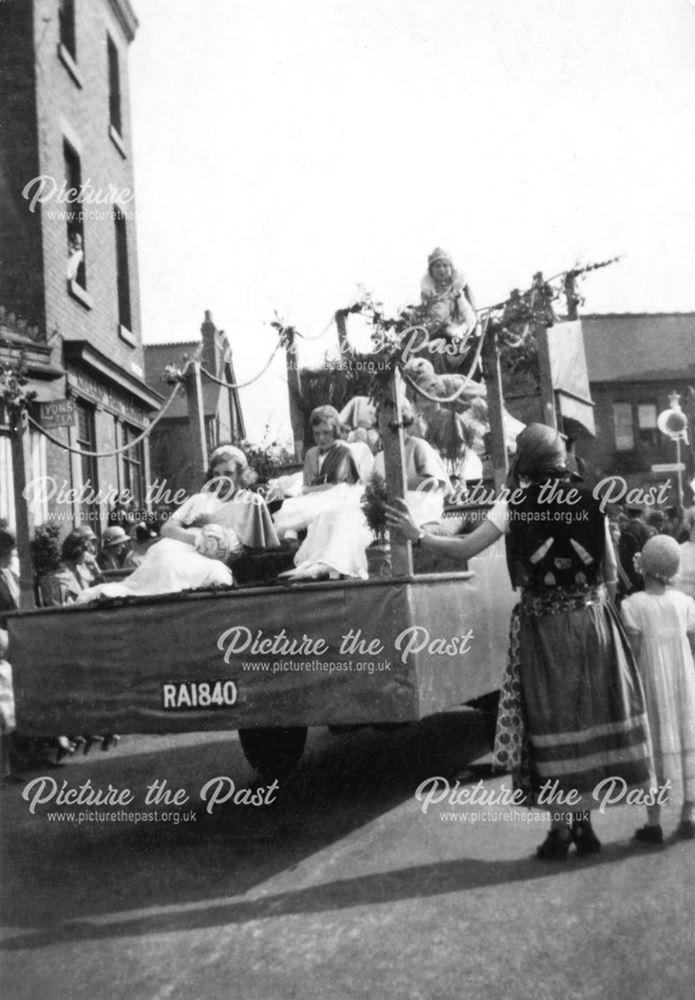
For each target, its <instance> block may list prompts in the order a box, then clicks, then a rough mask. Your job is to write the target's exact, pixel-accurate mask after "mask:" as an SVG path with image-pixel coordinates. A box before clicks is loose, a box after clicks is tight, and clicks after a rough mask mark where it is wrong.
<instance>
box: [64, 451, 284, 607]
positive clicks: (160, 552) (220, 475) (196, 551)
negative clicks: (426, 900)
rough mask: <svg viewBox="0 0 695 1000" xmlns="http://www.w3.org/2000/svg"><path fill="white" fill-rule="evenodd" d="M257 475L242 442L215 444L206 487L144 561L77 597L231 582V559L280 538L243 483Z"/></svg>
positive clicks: (164, 529)
mask: <svg viewBox="0 0 695 1000" xmlns="http://www.w3.org/2000/svg"><path fill="white" fill-rule="evenodd" d="M254 478H255V473H253V471H252V470H251V469H250V468H249V465H248V462H247V460H246V456H245V455H244V453H243V452H242V451H241V450H240V449H239V448H236V447H234V446H233V445H222V446H221V447H219V448H217V449H216V450H215V451H214V452H213V453H212V455H211V456H210V468H209V469H208V475H207V479H206V482H205V485H204V487H203V491H202V492H201V493H196V494H195V495H194V496H192V497H190V498H189V499H188V500H186V502H185V503H184V504H183V505H182V506H181V507H180V508H179V509H178V510H177V511H176V512H175V513H174V514H172V516H171V517H170V518H169V520H168V521H167V522H166V523H165V524H164V525H163V527H162V531H161V536H162V537H161V539H160V541H158V542H155V543H154V544H153V545H152V546H151V547H150V549H149V550H148V552H147V554H146V556H145V558H144V559H143V561H142V563H141V565H140V566H138V568H137V569H136V570H135V571H134V572H133V573H131V575H130V576H128V577H126V579H125V580H122V581H119V582H118V583H106V584H101V585H99V586H98V587H90V588H89V589H88V590H85V591H83V592H82V593H81V594H80V597H79V602H78V603H86V602H88V601H93V600H95V599H96V598H98V597H128V596H145V595H148V594H171V593H176V592H177V591H181V590H194V589H199V588H205V587H219V586H231V585H232V583H233V582H234V578H233V576H232V571H231V570H230V569H229V567H228V566H227V565H226V563H227V562H228V561H231V560H233V559H234V558H238V557H239V556H240V555H241V554H242V552H243V551H244V549H265V548H279V544H280V543H279V541H278V538H277V535H276V533H275V529H274V528H273V524H272V520H271V518H270V514H269V512H268V509H267V507H266V505H265V501H264V500H263V498H262V497H261V496H259V495H258V494H256V493H252V492H251V491H250V490H248V489H246V488H245V486H247V485H250V484H251V483H252V482H253V481H254Z"/></svg>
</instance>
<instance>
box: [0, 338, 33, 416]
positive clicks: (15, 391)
mask: <svg viewBox="0 0 695 1000" xmlns="http://www.w3.org/2000/svg"><path fill="white" fill-rule="evenodd" d="M28 385H29V370H28V368H27V364H26V354H25V352H24V350H21V351H20V352H19V357H18V358H17V360H16V361H9V362H7V361H6V362H2V363H0V399H1V400H2V402H3V403H4V405H5V407H6V408H7V411H8V413H10V414H11V415H13V416H14V417H15V418H16V416H17V415H18V414H19V413H21V412H22V411H23V410H26V409H28V407H29V404H30V403H32V402H33V400H34V399H36V392H34V390H33V389H27V386H28Z"/></svg>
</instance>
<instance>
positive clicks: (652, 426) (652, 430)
mask: <svg viewBox="0 0 695 1000" xmlns="http://www.w3.org/2000/svg"><path fill="white" fill-rule="evenodd" d="M657 417H658V408H657V405H656V403H639V404H638V406H637V427H638V435H639V442H640V444H646V445H650V446H652V447H656V446H657V445H658V444H659V429H658V427H657V424H656V420H657Z"/></svg>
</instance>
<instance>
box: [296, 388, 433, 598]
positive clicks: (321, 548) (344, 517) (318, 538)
mask: <svg viewBox="0 0 695 1000" xmlns="http://www.w3.org/2000/svg"><path fill="white" fill-rule="evenodd" d="M402 416H403V426H404V430H405V469H406V479H407V487H408V493H407V497H406V502H407V504H408V509H409V510H410V511H411V513H412V516H413V518H414V520H415V521H416V522H417V524H418V525H420V526H422V525H425V524H431V523H433V522H436V521H438V520H439V519H440V518H441V516H442V513H443V510H444V500H445V498H446V496H447V494H448V492H449V489H450V485H449V477H448V476H447V473H446V470H445V468H444V466H443V464H442V461H441V459H440V458H439V455H438V454H437V453H436V451H435V450H434V448H432V446H431V445H429V444H428V443H427V441H425V440H424V439H423V438H419V437H413V436H411V430H412V428H413V425H414V417H413V413H412V409H411V407H410V405H409V404H408V403H404V404H403V407H402ZM374 472H375V473H378V474H380V475H382V476H384V456H383V452H380V453H379V454H378V455H377V456H376V459H375V462H374ZM361 494H362V487H361V486H360V487H359V491H358V492H355V491H353V492H352V494H351V495H350V497H349V498H348V499H346V501H345V502H344V503H342V504H339V505H338V504H337V505H335V506H333V507H331V508H330V509H326V510H324V511H321V512H320V513H319V514H318V515H317V516H316V518H315V519H314V520H313V521H312V522H311V524H310V525H309V530H308V531H307V536H306V538H305V539H304V541H303V542H302V544H301V546H300V548H299V549H298V551H297V554H296V556H295V569H294V570H290V571H289V572H287V573H283V574H281V576H283V577H284V578H286V579H288V580H290V581H298V580H321V579H338V578H340V577H352V578H357V579H366V578H367V576H368V572H367V556H366V548H367V546H368V545H369V544H370V542H371V541H372V534H371V532H370V530H369V528H368V527H367V522H366V521H365V517H364V513H363V511H362V507H361V505H360V499H361Z"/></svg>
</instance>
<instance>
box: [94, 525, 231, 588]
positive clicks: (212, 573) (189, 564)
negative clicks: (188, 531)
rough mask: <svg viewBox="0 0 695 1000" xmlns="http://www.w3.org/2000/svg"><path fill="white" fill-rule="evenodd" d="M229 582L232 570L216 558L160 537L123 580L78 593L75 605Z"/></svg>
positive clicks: (227, 583)
mask: <svg viewBox="0 0 695 1000" xmlns="http://www.w3.org/2000/svg"><path fill="white" fill-rule="evenodd" d="M233 582H234V577H233V576H232V571H231V570H230V569H229V568H228V567H227V566H225V564H224V563H223V562H221V561H220V560H219V559H208V557H207V556H203V555H201V554H200V553H199V552H197V551H196V549H194V548H193V546H192V545H188V544H187V543H186V542H180V541H179V540H178V539H176V538H162V539H160V541H158V542H155V543H154V545H152V546H151V547H150V548H149V549H148V551H147V555H146V556H145V558H144V559H143V561H142V563H141V564H140V565H139V566H138V568H137V569H136V570H134V571H133V572H132V573H131V574H130V576H128V577H126V578H125V580H119V581H118V582H117V583H100V584H98V585H97V586H96V587H89V588H88V589H87V590H83V591H82V593H81V594H80V595H79V597H78V598H77V601H76V603H77V604H87V603H89V602H90V601H94V600H96V599H97V598H98V597H144V596H147V595H151V594H175V593H178V592H179V591H182V590H195V589H197V588H204V587H220V586H227V587H229V586H231V585H232V583H233Z"/></svg>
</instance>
